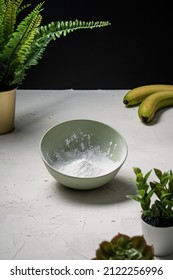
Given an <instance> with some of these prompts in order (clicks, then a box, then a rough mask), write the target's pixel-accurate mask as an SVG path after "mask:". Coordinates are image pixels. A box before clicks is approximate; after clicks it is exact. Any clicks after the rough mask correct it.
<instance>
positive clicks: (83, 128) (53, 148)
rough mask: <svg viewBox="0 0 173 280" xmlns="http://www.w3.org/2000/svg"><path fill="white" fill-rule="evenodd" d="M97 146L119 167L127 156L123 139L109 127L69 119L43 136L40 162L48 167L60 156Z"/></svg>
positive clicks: (97, 123)
mask: <svg viewBox="0 0 173 280" xmlns="http://www.w3.org/2000/svg"><path fill="white" fill-rule="evenodd" d="M96 147H99V149H100V151H101V152H103V153H105V154H106V156H107V157H108V158H109V159H111V160H112V161H114V162H115V167H114V169H117V168H119V167H120V166H121V165H122V164H123V162H124V161H125V159H126V156H127V144H126V141H125V139H124V138H123V137H122V136H121V135H120V134H119V133H118V132H117V131H116V130H115V129H113V128H111V127H110V126H108V125H106V124H103V123H100V122H98V121H93V120H84V119H81V120H71V121H66V122H64V123H61V124H58V125H56V126H54V127H53V128H51V129H50V130H49V131H47V132H46V133H45V135H44V136H43V138H42V140H41V143H40V149H41V154H42V157H43V160H44V161H45V163H46V164H48V165H49V166H50V167H51V168H54V163H55V162H56V161H57V160H58V156H59V155H60V154H61V155H62V153H66V152H69V151H74V150H78V151H79V152H84V151H86V150H90V149H94V148H96Z"/></svg>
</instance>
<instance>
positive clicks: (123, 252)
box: [93, 233, 154, 260]
mask: <svg viewBox="0 0 173 280" xmlns="http://www.w3.org/2000/svg"><path fill="white" fill-rule="evenodd" d="M153 259H154V249H153V246H150V245H147V243H146V240H145V238H144V237H143V236H142V235H136V236H132V237H130V236H128V235H126V234H122V233H118V234H117V235H115V236H114V237H113V238H112V240H111V241H103V242H101V243H100V245H99V248H98V249H97V250H96V255H95V257H94V258H93V260H153Z"/></svg>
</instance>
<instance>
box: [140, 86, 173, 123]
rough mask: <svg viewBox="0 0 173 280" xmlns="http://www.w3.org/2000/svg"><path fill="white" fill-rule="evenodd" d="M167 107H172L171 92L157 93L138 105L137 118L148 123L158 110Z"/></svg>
mask: <svg viewBox="0 0 173 280" xmlns="http://www.w3.org/2000/svg"><path fill="white" fill-rule="evenodd" d="M169 106H173V90H165V91H158V92H155V93H153V94H151V95H150V96H148V97H146V98H145V99H144V100H143V101H142V102H141V103H140V105H139V108H138V116H139V118H140V119H141V121H142V122H145V123H149V122H151V120H152V119H153V117H154V115H155V113H156V112H157V111H158V110H159V109H162V108H165V107H169Z"/></svg>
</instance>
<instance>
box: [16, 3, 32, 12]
mask: <svg viewBox="0 0 173 280" xmlns="http://www.w3.org/2000/svg"><path fill="white" fill-rule="evenodd" d="M22 2H23V1H22ZM30 6H31V4H26V5H23V6H22V7H20V8H18V9H17V15H18V14H20V13H21V12H22V11H23V10H25V9H27V8H28V7H30Z"/></svg>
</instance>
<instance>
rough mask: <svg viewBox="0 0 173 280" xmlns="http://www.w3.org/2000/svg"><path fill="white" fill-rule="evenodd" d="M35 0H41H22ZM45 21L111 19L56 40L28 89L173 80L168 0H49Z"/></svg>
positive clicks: (34, 70) (27, 80) (29, 77)
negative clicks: (97, 26)
mask: <svg viewBox="0 0 173 280" xmlns="http://www.w3.org/2000/svg"><path fill="white" fill-rule="evenodd" d="M25 2H30V3H33V6H34V5H35V4H37V3H40V1H36V0H35V1H24V3H25ZM42 15H43V20H42V24H47V23H49V22H51V21H54V20H75V19H80V20H87V21H90V20H95V21H98V20H105V21H107V20H109V21H110V22H111V25H110V26H108V27H104V28H99V29H97V28H96V29H92V30H90V29H86V30H78V31H74V32H73V33H70V34H68V35H67V36H66V37H61V38H60V39H57V40H56V41H52V42H51V43H50V44H49V45H48V47H47V49H46V51H45V53H44V55H43V57H42V59H41V60H40V61H39V64H38V65H36V66H33V68H31V69H30V70H29V71H28V72H27V76H26V78H25V80H24V81H23V84H22V85H21V86H20V88H24V89H129V88H133V87H136V86H139V85H143V84H153V83H169V84H170V83H171V84H172V83H173V75H172V74H173V73H172V65H173V43H172V34H173V13H172V9H171V7H170V6H169V4H168V2H167V1H164V2H163V1H160V2H159V1H138V2H137V3H136V2H133V1H120V2H119V1H109V0H108V1H107V0H105V1H94V0H93V1H90V0H88V1H84V0H80V1H75V0H71V1H70V0H66V1H56V0H46V2H45V4H44V10H43V12H42Z"/></svg>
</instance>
